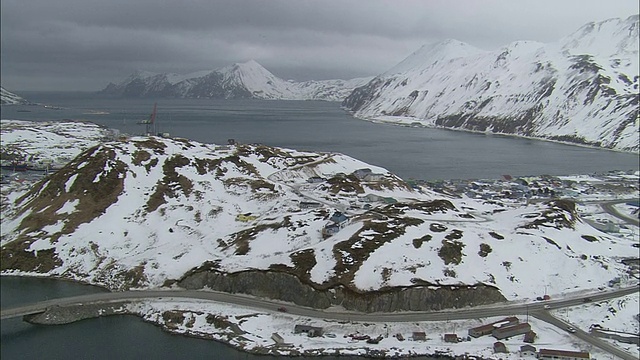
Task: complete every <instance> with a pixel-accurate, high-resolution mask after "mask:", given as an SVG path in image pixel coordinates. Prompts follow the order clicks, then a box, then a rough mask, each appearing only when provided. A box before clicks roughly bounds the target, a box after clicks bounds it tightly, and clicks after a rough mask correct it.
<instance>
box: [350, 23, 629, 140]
mask: <svg viewBox="0 0 640 360" xmlns="http://www.w3.org/2000/svg"><path fill="white" fill-rule="evenodd" d="M638 27H639V25H638V16H637V15H636V16H631V17H629V18H627V19H624V20H622V19H610V20H606V21H603V22H599V23H589V24H587V25H585V26H583V27H582V28H580V29H579V30H578V31H576V32H575V33H573V34H571V35H570V36H567V37H565V38H563V39H561V40H559V41H558V42H556V43H551V44H542V43H537V42H531V41H518V42H514V43H512V44H509V45H507V46H505V47H504V48H502V49H500V50H498V51H482V50H479V49H475V48H473V47H472V46H470V45H467V44H464V43H461V42H459V41H455V40H446V41H443V42H441V43H437V44H432V45H426V46H424V47H423V48H421V49H420V50H418V51H417V52H415V53H414V54H412V55H411V56H409V57H408V58H407V59H405V60H404V61H402V62H401V63H400V64H398V65H397V66H395V67H394V68H392V69H390V70H389V71H387V72H385V73H383V74H381V75H379V76H377V77H376V78H374V79H373V80H371V82H369V83H368V84H367V85H365V86H362V87H359V88H357V89H355V90H354V91H353V93H351V94H350V95H349V97H347V99H346V100H345V101H344V102H343V106H345V107H346V108H347V109H349V110H351V111H353V112H354V114H355V116H357V117H360V118H366V119H376V120H382V121H392V122H400V123H409V124H411V123H421V124H424V125H427V126H442V127H447V128H455V129H464V130H473V131H482V132H494V133H506V134H516V135H523V136H531V137H539V138H546V139H553V140H560V141H569V142H576V143H584V144H589V145H595V146H601V147H605V148H611V149H617V150H623V151H638V149H639V147H638V142H639V125H640V124H639V120H638V98H639V96H638V86H639V76H638V74H639V68H638V66H639V63H638V41H639V35H638Z"/></svg>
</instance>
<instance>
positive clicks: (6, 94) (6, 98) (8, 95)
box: [0, 86, 28, 105]
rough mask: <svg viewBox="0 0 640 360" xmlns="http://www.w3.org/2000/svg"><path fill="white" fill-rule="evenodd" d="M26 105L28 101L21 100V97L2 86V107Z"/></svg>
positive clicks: (0, 92)
mask: <svg viewBox="0 0 640 360" xmlns="http://www.w3.org/2000/svg"><path fill="white" fill-rule="evenodd" d="M26 103H28V101H27V100H25V99H23V98H21V97H20V96H18V95H16V94H14V93H12V92H10V91H8V90H7V89H5V88H3V87H2V86H0V104H1V105H16V104H26Z"/></svg>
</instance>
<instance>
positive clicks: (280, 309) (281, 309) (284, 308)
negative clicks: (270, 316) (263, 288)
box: [277, 306, 287, 312]
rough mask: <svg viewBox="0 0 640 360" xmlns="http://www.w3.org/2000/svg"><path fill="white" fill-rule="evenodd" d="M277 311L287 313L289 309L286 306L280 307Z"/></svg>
mask: <svg viewBox="0 0 640 360" xmlns="http://www.w3.org/2000/svg"><path fill="white" fill-rule="evenodd" d="M277 310H278V311H280V312H287V308H286V307H284V306H280V307H279V308H278V309H277Z"/></svg>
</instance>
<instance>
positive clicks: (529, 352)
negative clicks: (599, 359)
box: [445, 316, 590, 360]
mask: <svg viewBox="0 0 640 360" xmlns="http://www.w3.org/2000/svg"><path fill="white" fill-rule="evenodd" d="M447 335H449V337H447ZM486 335H491V336H493V337H494V338H496V340H504V339H508V338H511V337H513V336H518V335H524V339H523V341H524V342H525V343H527V344H525V345H522V346H520V350H519V353H520V356H523V357H537V358H538V359H556V360H582V359H589V358H590V355H589V353H588V352H582V351H567V350H554V349H540V350H539V351H538V350H537V349H536V347H535V346H533V345H530V344H533V343H534V342H535V339H536V336H537V334H536V333H535V332H534V331H533V330H531V325H529V323H526V322H524V323H521V322H520V320H519V319H518V318H517V317H515V316H511V317H506V318H504V319H502V320H498V321H495V322H492V323H490V324H483V325H480V326H477V327H474V328H471V329H469V336H470V337H474V338H479V337H481V336H486ZM454 338H455V341H454ZM447 339H450V341H449V342H458V340H459V339H458V337H457V335H456V334H445V341H447ZM493 351H494V353H508V352H509V350H508V349H507V346H506V345H505V343H503V342H502V341H496V342H495V343H493Z"/></svg>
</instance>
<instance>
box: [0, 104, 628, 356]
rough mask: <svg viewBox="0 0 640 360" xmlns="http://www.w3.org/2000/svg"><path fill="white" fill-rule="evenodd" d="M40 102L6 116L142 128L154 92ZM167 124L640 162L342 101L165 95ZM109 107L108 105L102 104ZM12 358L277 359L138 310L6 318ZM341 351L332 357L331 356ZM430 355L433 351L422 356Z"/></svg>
mask: <svg viewBox="0 0 640 360" xmlns="http://www.w3.org/2000/svg"><path fill="white" fill-rule="evenodd" d="M21 95H23V96H24V97H25V98H27V99H29V100H30V101H32V102H38V103H43V104H47V105H51V106H55V107H59V109H52V108H45V107H43V106H37V105H20V106H2V107H0V110H1V118H2V119H22V120H38V121H44V120H62V119H73V120H85V121H92V122H96V123H98V124H101V125H104V126H107V127H110V128H115V129H118V130H120V131H121V132H123V133H129V134H140V133H142V132H144V127H143V125H139V124H137V122H139V121H141V120H143V119H147V118H148V116H149V114H150V112H151V110H152V108H153V104H154V102H155V101H156V100H154V99H126V100H123V99H100V98H96V97H95V96H93V95H91V94H87V93H23V94H21ZM157 102H158V116H157V121H158V129H157V130H158V131H160V132H169V133H171V135H172V136H178V137H184V138H189V139H193V140H197V141H200V142H204V143H216V144H225V143H226V142H227V140H228V139H235V140H237V141H239V142H242V143H262V144H265V145H271V146H279V147H285V148H293V149H298V150H310V151H323V152H340V153H344V154H347V155H350V156H352V157H355V158H357V159H360V160H362V161H365V162H367V163H370V164H374V165H378V166H382V167H384V168H386V169H388V170H390V171H392V172H394V173H395V174H397V175H399V176H401V177H403V178H405V179H409V178H414V179H424V180H436V179H470V178H488V179H491V178H499V177H500V176H501V175H503V174H510V175H514V176H518V175H540V174H550V175H569V174H588V173H596V172H607V171H611V170H625V171H626V170H638V168H639V164H638V154H629V153H620V152H614V151H607V150H598V149H592V148H585V147H578V146H572V145H563V144H558V143H552V142H545V141H536V140H531V139H522V138H513V137H504V136H495V135H493V136H492V135H485V134H476V133H467V132H457V131H447V130H441V129H427V128H410V127H401V126H393V125H385V124H374V123H371V122H367V121H362V120H357V119H354V118H352V117H351V116H350V115H349V114H348V113H346V112H345V111H343V110H342V109H341V108H340V106H339V104H338V103H331V102H318V101H257V100H252V101H240V100H224V101H220V100H205V99H187V100H185V99H169V100H167V99H162V100H157ZM96 112H103V113H106V114H96ZM0 286H1V289H0V290H1V295H2V298H1V300H2V302H1V306H2V307H3V308H4V307H11V306H16V305H18V304H24V303H30V302H34V301H38V300H42V299H47V298H53V297H63V296H71V295H77V294H84V293H90V292H95V291H104V290H101V289H99V288H95V287H90V286H85V285H80V284H74V283H69V282H65V281H56V280H46V279H20V278H11V277H2V278H1V282H0ZM1 325H2V334H1V335H2V337H1V339H0V340H1V342H0V345H1V346H0V349H1V358H2V359H3V360H5V359H274V358H277V357H264V356H254V355H250V354H246V353H243V352H239V351H236V350H234V349H232V348H230V347H227V346H225V345H223V344H220V343H217V342H213V341H207V340H200V339H194V338H188V337H183V336H178V335H171V334H168V333H165V332H163V331H162V330H161V329H160V328H158V327H156V326H154V325H152V324H148V323H145V322H143V321H142V320H141V319H139V318H137V317H133V316H115V317H106V318H99V319H92V320H84V321H80V322H77V323H74V324H70V325H65V326H35V325H30V324H27V323H24V322H22V321H21V320H20V319H13V320H6V321H2V324H1ZM332 358H334V357H323V359H332ZM423 358H424V357H423Z"/></svg>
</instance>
